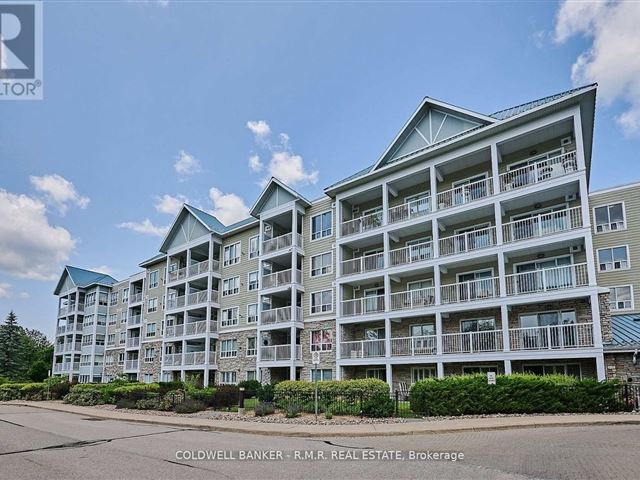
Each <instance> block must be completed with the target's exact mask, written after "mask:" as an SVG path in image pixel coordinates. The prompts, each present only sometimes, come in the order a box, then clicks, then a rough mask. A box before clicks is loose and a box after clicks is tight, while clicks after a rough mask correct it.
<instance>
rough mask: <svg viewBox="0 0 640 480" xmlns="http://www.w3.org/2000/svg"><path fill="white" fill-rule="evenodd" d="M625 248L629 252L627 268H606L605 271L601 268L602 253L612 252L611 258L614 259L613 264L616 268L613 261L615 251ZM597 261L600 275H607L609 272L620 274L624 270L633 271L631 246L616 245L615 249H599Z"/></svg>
mask: <svg viewBox="0 0 640 480" xmlns="http://www.w3.org/2000/svg"><path fill="white" fill-rule="evenodd" d="M622 247H624V248H625V249H626V250H627V266H626V267H624V268H615V267H614V268H609V269H607V268H605V269H604V270H602V269H601V268H600V265H601V263H600V252H602V251H604V250H611V251H612V254H611V258H612V263H613V265H614V266H615V261H613V250H614V249H615V248H622ZM596 261H597V269H598V272H599V273H607V272H618V271H622V270H630V269H631V253H630V252H629V245H615V246H613V247H603V248H598V249H597V250H596Z"/></svg>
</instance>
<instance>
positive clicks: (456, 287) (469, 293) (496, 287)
mask: <svg viewBox="0 0 640 480" xmlns="http://www.w3.org/2000/svg"><path fill="white" fill-rule="evenodd" d="M499 294H500V282H499V280H498V277H492V278H480V279H478V280H470V281H468V282H458V283H452V284H449V285H442V286H441V287H440V301H441V303H443V304H445V303H460V302H472V301H476V300H486V299H488V298H495V297H497V296H498V295H499Z"/></svg>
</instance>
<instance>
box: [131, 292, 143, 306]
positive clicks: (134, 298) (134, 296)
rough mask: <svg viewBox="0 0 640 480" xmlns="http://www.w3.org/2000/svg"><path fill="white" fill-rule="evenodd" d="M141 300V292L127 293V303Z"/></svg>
mask: <svg viewBox="0 0 640 480" xmlns="http://www.w3.org/2000/svg"><path fill="white" fill-rule="evenodd" d="M141 301H142V292H138V293H132V294H130V295H129V303H130V304H131V303H140V302H141Z"/></svg>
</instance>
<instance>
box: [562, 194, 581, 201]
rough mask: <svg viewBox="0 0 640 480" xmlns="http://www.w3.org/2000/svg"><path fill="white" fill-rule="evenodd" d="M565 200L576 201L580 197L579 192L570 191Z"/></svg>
mask: <svg viewBox="0 0 640 480" xmlns="http://www.w3.org/2000/svg"><path fill="white" fill-rule="evenodd" d="M564 199H565V201H567V202H574V201H576V200H577V199H578V194H577V193H575V192H574V193H570V194H568V195H565V196H564Z"/></svg>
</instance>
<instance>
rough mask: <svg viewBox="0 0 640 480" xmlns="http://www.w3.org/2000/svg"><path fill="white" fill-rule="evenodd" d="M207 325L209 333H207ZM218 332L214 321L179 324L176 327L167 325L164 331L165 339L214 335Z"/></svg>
mask: <svg viewBox="0 0 640 480" xmlns="http://www.w3.org/2000/svg"><path fill="white" fill-rule="evenodd" d="M207 325H209V331H208V332H207ZM217 331H218V322H217V321H215V320H209V321H208V322H207V320H199V321H197V322H187V323H180V324H178V325H167V326H166V327H165V330H164V336H165V338H172V337H182V336H185V335H201V334H205V333H215V332H217Z"/></svg>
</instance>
